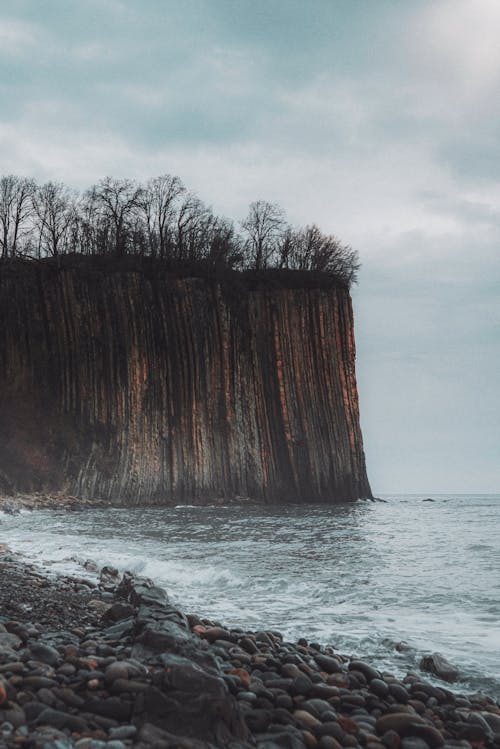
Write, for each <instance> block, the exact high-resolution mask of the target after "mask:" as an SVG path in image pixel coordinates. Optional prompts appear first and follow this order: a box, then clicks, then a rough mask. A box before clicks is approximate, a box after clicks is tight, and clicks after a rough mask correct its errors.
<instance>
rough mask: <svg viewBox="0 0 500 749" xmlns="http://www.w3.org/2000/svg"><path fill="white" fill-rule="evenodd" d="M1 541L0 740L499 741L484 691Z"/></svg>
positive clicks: (404, 747) (286, 744) (426, 748)
mask: <svg viewBox="0 0 500 749" xmlns="http://www.w3.org/2000/svg"><path fill="white" fill-rule="evenodd" d="M0 548H1V551H0V575H1V580H2V585H1V588H0V747H2V748H3V747H30V748H31V747H34V748H35V747H36V748H38V747H40V749H70V748H72V747H78V749H101V748H102V749H104V748H105V747H107V749H126V748H127V747H139V748H141V749H146V748H149V747H156V748H157V749H162V748H165V749H167V748H172V749H173V748H174V747H179V748H180V749H208V748H209V747H227V748H228V749H240V748H241V749H244V748H246V747H257V748H258V749H275V748H278V747H279V748H283V749H286V748H290V749H303V748H304V747H307V748H311V749H314V748H315V747H318V749H341V748H342V747H352V749H356V748H357V747H359V748H360V749H438V748H439V747H447V748H448V749H473V748H476V747H477V749H481V748H482V747H484V749H498V748H499V747H500V706H499V704H498V703H497V702H495V700H494V699H493V698H491V697H489V696H487V695H484V694H458V693H456V692H455V691H451V689H450V688H449V685H448V684H447V682H446V681H444V680H443V681H442V684H440V685H439V686H437V685H436V679H435V678H432V679H431V680H429V679H428V678H427V677H428V674H425V673H423V672H414V673H409V674H408V675H407V676H406V677H405V678H403V679H398V678H396V677H394V676H393V675H391V674H390V673H386V672H385V671H379V670H377V668H375V667H374V665H373V664H368V663H366V662H364V661H363V660H360V659H359V658H356V659H352V658H350V657H348V656H347V655H343V654H341V653H339V652H338V651H337V650H336V649H335V648H333V647H325V646H322V645H321V644H319V643H314V642H309V641H308V640H307V639H306V633H304V638H301V639H299V640H298V641H297V642H287V641H286V640H284V638H283V637H282V635H281V634H280V633H279V632H276V631H258V632H255V631H247V630H246V629H245V628H244V625H243V626H242V627H241V628H240V627H236V628H235V627H231V628H226V627H224V625H223V623H221V622H218V621H212V620H209V619H206V618H200V617H198V616H196V615H195V614H187V615H186V614H185V613H183V612H181V611H179V610H178V609H177V608H176V607H174V606H173V605H172V604H171V603H170V601H169V597H168V595H167V593H166V592H165V591H164V590H163V589H162V588H159V587H156V586H155V585H154V584H153V582H152V581H151V580H149V579H147V578H144V577H140V576H137V575H132V574H128V573H125V574H124V575H119V574H118V572H117V571H116V570H115V569H113V568H109V567H105V568H103V569H101V570H98V569H96V570H95V581H92V580H89V579H87V578H85V579H84V578H78V577H71V576H58V577H54V576H51V577H47V576H46V574H45V573H44V572H42V571H41V570H40V569H39V568H37V567H35V566H33V565H30V564H29V563H28V562H27V561H26V560H25V559H24V558H23V557H21V556H19V555H16V554H13V553H12V552H10V551H9V549H8V548H6V547H5V546H4V547H0ZM435 665H436V663H435V664H434V666H435ZM437 666H441V667H442V674H441V675H442V676H443V677H445V678H449V679H453V678H454V675H453V670H452V669H451V671H450V670H448V671H447V670H446V666H448V667H449V666H450V664H446V661H444V665H443V663H439V661H437ZM427 667H429V664H427ZM430 667H432V664H430Z"/></svg>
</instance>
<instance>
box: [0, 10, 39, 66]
mask: <svg viewBox="0 0 500 749" xmlns="http://www.w3.org/2000/svg"><path fill="white" fill-rule="evenodd" d="M39 35H40V29H39V28H37V27H36V26H35V25H34V24H32V23H28V22H25V21H22V20H19V19H16V18H5V17H3V18H0V59H1V58H2V57H4V58H5V57H7V58H8V57H11V58H18V57H21V56H26V55H27V54H29V53H30V50H31V48H32V47H33V46H34V45H35V44H36V43H37V40H38V38H39Z"/></svg>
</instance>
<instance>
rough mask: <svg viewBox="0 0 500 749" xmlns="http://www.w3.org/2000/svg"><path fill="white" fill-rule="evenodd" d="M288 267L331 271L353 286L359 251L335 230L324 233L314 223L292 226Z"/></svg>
mask: <svg viewBox="0 0 500 749" xmlns="http://www.w3.org/2000/svg"><path fill="white" fill-rule="evenodd" d="M290 237H291V239H290V251H289V252H288V253H287V262H288V267H290V268H295V269H297V270H302V271H318V272H321V273H328V274H329V275H331V276H334V277H336V278H337V279H338V280H339V281H341V282H342V283H344V284H346V285H347V286H351V285H352V284H353V283H355V282H356V280H357V273H358V271H359V268H360V263H359V258H358V253H357V252H356V251H355V250H353V249H352V247H350V246H349V245H345V244H342V242H341V241H340V240H339V239H338V238H337V237H335V236H334V235H333V234H323V232H322V231H320V229H319V228H318V227H317V226H316V225H315V224H313V225H312V226H306V228H305V229H301V230H299V231H294V230H291V233H290Z"/></svg>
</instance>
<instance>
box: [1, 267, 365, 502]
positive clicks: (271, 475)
mask: <svg viewBox="0 0 500 749" xmlns="http://www.w3.org/2000/svg"><path fill="white" fill-rule="evenodd" d="M299 286H300V285H299ZM0 313H1V319H2V326H1V329H0V491H3V492H8V491H11V492H12V491H33V490H45V491H63V492H66V493H68V494H73V495H76V496H79V497H82V498H96V499H104V500H109V501H113V502H115V503H121V504H137V503H154V504H163V503H170V502H190V503H203V502H208V501H214V500H221V501H227V500H230V499H232V498H235V497H250V498H253V499H259V500H266V501H283V502H335V501H344V500H351V499H355V498H358V497H367V496H371V492H370V487H369V483H368V480H367V476H366V469H365V459H364V453H363V445H362V437H361V431H360V425H359V410H358V396H357V390H356V379H355V370H354V362H355V345H354V336H353V317H352V307H351V299H350V295H349V292H348V291H347V289H345V288H340V287H335V286H331V287H330V288H321V287H320V286H318V287H317V288H314V287H311V286H310V284H309V287H306V286H303V287H302V288H300V287H297V284H294V287H290V286H289V287H286V284H285V285H283V284H282V285H280V286H278V285H276V284H271V283H268V284H265V283H248V282H246V281H245V279H244V278H243V277H242V279H241V280H240V282H239V284H238V285H237V286H236V287H234V286H232V287H230V286H228V285H227V284H224V283H218V282H217V281H215V280H213V279H207V278H201V277H189V276H184V277H182V276H179V275H175V274H172V273H144V272H142V271H140V270H129V271H127V270H126V269H121V270H117V269H114V270H113V269H107V270H106V269H104V270H103V269H102V268H101V269H99V268H97V267H94V266H93V265H92V263H87V264H86V265H84V266H82V267H59V266H58V265H57V264H55V263H48V262H46V263H44V262H39V263H28V264H22V265H21V267H20V268H19V267H17V266H15V267H14V268H12V267H10V266H9V265H6V266H4V267H1V268H0Z"/></svg>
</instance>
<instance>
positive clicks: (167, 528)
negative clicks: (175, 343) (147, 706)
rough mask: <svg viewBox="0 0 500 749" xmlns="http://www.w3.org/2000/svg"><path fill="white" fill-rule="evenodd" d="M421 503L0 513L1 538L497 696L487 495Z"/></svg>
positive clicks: (397, 670)
mask: <svg viewBox="0 0 500 749" xmlns="http://www.w3.org/2000/svg"><path fill="white" fill-rule="evenodd" d="M433 498H434V501H433V502H426V501H423V500H424V497H422V496H390V497H385V500H386V501H385V502H380V503H379V502H373V503H372V502H358V503H354V504H344V505H338V506H329V507H325V506H317V505H312V506H306V507H304V506H297V505H291V506H285V507H283V506H279V507H278V506H276V507H265V506H261V505H253V504H248V503H246V504H240V505H231V506H227V507H190V506H179V507H176V508H172V507H169V508H160V509H150V508H147V509H144V508H137V509H97V510H92V511H89V510H82V511H76V512H68V511H63V510H52V511H45V510H44V511H38V510H37V511H34V512H26V513H22V514H21V515H14V516H9V515H2V514H1V513H0V543H7V544H9V546H10V548H11V549H12V550H13V551H17V552H21V553H23V554H25V555H26V556H27V557H29V558H30V559H31V560H32V561H35V562H37V563H38V564H41V565H43V566H44V567H45V568H46V569H47V570H49V571H53V572H66V573H74V574H77V575H79V576H85V575H87V576H90V573H88V572H86V571H85V569H84V567H83V563H84V562H85V560H87V559H92V560H93V561H95V562H96V563H97V564H98V565H101V566H102V565H104V564H111V565H114V566H116V567H118V568H119V569H120V570H121V571H125V570H132V571H136V572H138V573H141V574H144V575H147V576H148V577H151V578H153V579H154V580H155V582H156V583H157V584H159V585H161V586H163V587H165V588H166V590H167V591H168V593H169V594H170V596H171V598H172V599H173V600H174V601H175V602H176V603H178V605H179V606H180V607H181V608H182V609H183V610H184V611H186V612H196V613H197V614H200V615H203V616H207V617H209V618H211V619H215V620H218V621H220V622H222V623H224V624H226V625H241V626H243V627H247V628H252V629H258V628H270V629H277V630H280V631H281V632H282V633H283V634H284V635H285V636H286V637H287V638H288V639H291V640H296V639H297V638H299V637H306V639H308V640H310V641H316V642H320V643H322V644H330V645H333V646H334V647H335V648H337V649H338V650H339V651H340V652H342V653H346V654H348V655H355V654H356V655H358V656H361V657H363V658H365V659H366V660H369V661H371V662H373V663H375V664H376V665H377V667H378V668H382V669H384V670H386V671H390V672H392V673H394V674H396V675H398V676H402V675H404V674H405V673H406V672H407V671H409V670H416V669H418V663H419V661H420V658H421V657H422V655H423V654H424V653H428V652H440V653H442V655H444V656H445V657H446V658H448V659H449V660H451V661H452V662H453V663H454V664H455V665H457V666H458V667H459V668H460V670H461V672H462V679H461V681H460V682H459V683H458V684H457V685H456V688H457V689H458V690H459V691H466V692H470V691H479V690H481V691H484V692H486V693H487V694H490V695H491V696H493V697H496V698H497V699H498V698H500V495H474V496H471V495H469V496H465V495H446V496H444V495H434V497H433ZM401 642H404V643H405V644H406V645H407V648H404V652H400V651H399V649H398V648H397V647H396V646H398V643H401ZM398 647H399V646H398Z"/></svg>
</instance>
